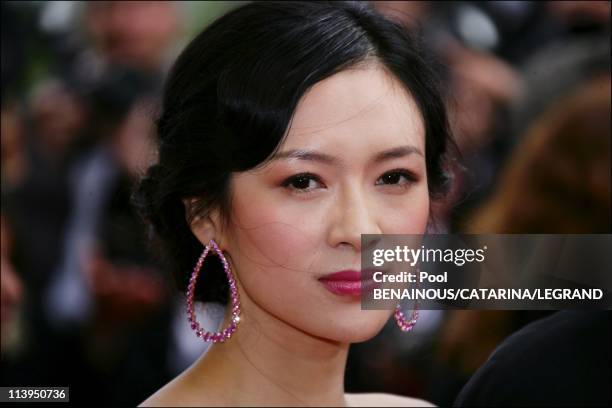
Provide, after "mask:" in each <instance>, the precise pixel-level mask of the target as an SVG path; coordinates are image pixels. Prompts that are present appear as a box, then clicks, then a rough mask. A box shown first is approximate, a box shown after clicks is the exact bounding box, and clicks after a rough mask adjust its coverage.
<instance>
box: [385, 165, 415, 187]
mask: <svg viewBox="0 0 612 408" xmlns="http://www.w3.org/2000/svg"><path fill="white" fill-rule="evenodd" d="M415 181H416V177H415V176H414V174H412V173H411V172H409V171H407V170H402V169H399V170H391V171H388V172H386V173H385V174H383V175H382V176H380V178H379V179H378V180H377V181H376V184H377V185H400V186H406V185H410V184H412V183H413V182H415Z"/></svg>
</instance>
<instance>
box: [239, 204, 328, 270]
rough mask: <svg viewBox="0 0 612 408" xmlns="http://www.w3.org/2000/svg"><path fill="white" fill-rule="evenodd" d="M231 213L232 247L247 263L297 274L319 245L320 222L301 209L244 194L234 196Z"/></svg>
mask: <svg viewBox="0 0 612 408" xmlns="http://www.w3.org/2000/svg"><path fill="white" fill-rule="evenodd" d="M245 197H249V199H246V198H245ZM233 211H234V219H235V222H234V226H233V233H232V236H233V240H234V243H233V244H234V245H233V246H236V247H237V249H238V250H239V253H240V254H243V255H245V258H248V262H249V263H251V264H256V265H258V266H261V267H262V268H265V269H269V268H285V269H289V270H295V271H301V270H303V269H305V268H306V266H307V264H308V259H309V258H310V257H312V256H313V254H314V253H315V252H316V251H317V249H318V247H319V246H320V229H321V228H322V220H320V219H318V216H317V214H316V213H313V212H310V211H304V208H303V207H300V206H298V205H287V204H286V203H285V205H279V203H278V202H276V201H274V200H273V199H268V198H266V197H258V198H257V199H254V197H253V196H252V195H246V196H243V197H241V198H238V197H236V199H235V200H234V208H233ZM245 266H246V265H245Z"/></svg>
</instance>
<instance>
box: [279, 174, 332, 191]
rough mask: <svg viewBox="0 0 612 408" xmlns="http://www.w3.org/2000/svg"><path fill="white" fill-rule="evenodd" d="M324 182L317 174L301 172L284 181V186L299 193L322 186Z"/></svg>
mask: <svg viewBox="0 0 612 408" xmlns="http://www.w3.org/2000/svg"><path fill="white" fill-rule="evenodd" d="M322 185H323V183H321V181H320V180H319V178H318V177H317V176H315V175H314V174H311V173H301V174H296V175H295V176H291V177H289V178H288V179H286V180H285V181H283V183H282V186H283V187H286V188H288V189H290V190H293V191H295V192H297V193H306V192H309V191H312V190H314V189H316V188H317V186H322Z"/></svg>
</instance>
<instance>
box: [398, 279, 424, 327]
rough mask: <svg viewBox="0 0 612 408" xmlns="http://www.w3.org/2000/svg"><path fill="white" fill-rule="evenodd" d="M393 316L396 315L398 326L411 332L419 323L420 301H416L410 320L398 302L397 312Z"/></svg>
mask: <svg viewBox="0 0 612 408" xmlns="http://www.w3.org/2000/svg"><path fill="white" fill-rule="evenodd" d="M417 287H418V281H417ZM393 316H394V317H395V322H396V323H397V326H398V327H399V328H400V329H401V330H402V331H403V332H409V331H410V330H412V328H413V327H414V325H415V324H416V323H417V320H419V302H418V301H417V300H415V301H414V309H412V315H411V316H410V320H407V319H406V315H404V312H402V305H401V303H398V304H397V306H395V313H393Z"/></svg>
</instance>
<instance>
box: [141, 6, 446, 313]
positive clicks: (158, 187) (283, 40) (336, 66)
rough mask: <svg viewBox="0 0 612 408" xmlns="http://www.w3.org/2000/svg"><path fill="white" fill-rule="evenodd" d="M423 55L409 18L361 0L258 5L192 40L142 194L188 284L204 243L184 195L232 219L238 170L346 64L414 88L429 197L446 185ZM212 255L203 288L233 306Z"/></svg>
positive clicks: (179, 277) (170, 85)
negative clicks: (367, 66) (370, 66)
mask: <svg viewBox="0 0 612 408" xmlns="http://www.w3.org/2000/svg"><path fill="white" fill-rule="evenodd" d="M423 55H424V54H423V51H422V49H421V47H420V46H419V45H418V44H417V42H416V41H415V40H414V39H413V38H412V37H411V35H410V34H409V32H408V31H407V30H406V29H405V28H404V27H403V26H402V25H401V24H400V23H398V22H394V21H391V20H389V19H388V18H386V17H384V16H382V15H381V14H379V13H377V12H376V11H375V10H373V9H371V8H370V6H368V5H367V3H361V2H335V1H334V2H331V1H330V2H311V1H289V2H285V1H266V2H253V3H248V4H246V5H243V6H241V7H239V8H237V9H234V10H232V11H230V12H229V13H227V14H225V15H224V16H222V17H220V18H219V19H217V20H216V21H215V22H214V23H212V24H211V25H210V26H209V27H208V28H206V29H205V30H204V31H203V32H202V33H200V34H199V35H198V36H197V37H196V38H195V39H194V40H193V41H191V43H190V44H189V45H188V46H187V48H186V49H185V50H184V51H183V52H182V53H181V55H180V56H179V57H178V59H177V61H176V63H175V64H174V66H173V67H172V69H171V71H170V73H169V76H168V78H167V81H166V85H165V89H164V94H163V100H162V111H161V115H160V117H159V119H158V121H157V130H158V136H159V163H158V164H157V165H154V166H152V167H151V168H150V169H149V171H148V173H147V175H146V177H145V178H144V179H143V180H142V181H141V184H140V187H139V189H138V190H137V191H136V192H135V194H134V202H135V204H136V205H137V206H138V207H139V209H140V211H141V214H142V216H143V217H144V218H145V219H146V220H147V221H148V222H149V223H150V224H151V225H152V226H153V229H154V234H155V235H156V236H157V238H158V239H159V241H158V242H159V243H160V244H161V246H160V250H161V252H162V253H163V256H164V257H165V259H166V260H168V261H169V262H170V265H171V268H172V271H173V274H174V276H175V281H176V283H177V284H178V287H179V289H181V290H183V291H184V290H185V287H186V284H187V282H188V279H189V274H190V272H191V269H192V268H193V265H194V264H195V262H196V261H197V258H198V256H199V255H200V253H201V251H202V244H201V243H200V242H199V241H198V240H197V239H196V238H195V236H194V235H193V233H192V232H191V230H190V227H189V224H188V222H187V221H186V214H185V207H184V205H183V202H182V201H181V199H183V198H192V197H193V198H197V199H198V201H197V204H196V206H195V211H194V212H193V214H192V215H195V214H200V215H201V214H203V215H204V216H205V215H206V214H207V212H208V211H210V210H211V209H214V208H219V210H220V212H221V216H222V223H223V226H227V223H228V220H229V209H230V208H231V205H230V204H231V203H230V199H231V194H230V191H229V179H230V175H231V173H232V172H241V171H246V170H249V169H252V168H254V167H257V166H258V165H260V164H262V163H265V161H266V159H268V158H269V157H270V156H271V155H273V153H274V152H275V150H276V149H277V148H278V146H279V145H280V143H281V141H282V138H283V135H284V134H285V132H286V130H287V128H288V126H289V124H290V121H291V118H292V115H293V113H294V110H295V108H296V106H297V103H298V101H299V100H300V98H301V97H302V95H304V93H305V92H306V91H307V90H308V89H309V88H310V87H312V86H313V85H314V84H316V83H317V82H319V81H321V80H323V79H325V78H327V77H330V76H331V75H333V74H335V73H337V72H339V71H342V70H343V69H346V68H349V67H352V66H355V65H358V64H360V63H367V62H369V61H375V62H377V63H379V64H380V65H381V66H383V67H384V68H386V69H387V70H388V71H389V72H391V73H392V74H393V75H394V76H395V77H397V79H398V80H399V82H401V83H402V84H403V85H404V87H405V88H406V90H407V91H408V92H410V94H411V95H412V97H413V98H414V100H415V101H416V103H417V105H418V107H419V108H420V111H421V114H422V115H423V120H424V124H425V135H426V136H425V150H426V151H425V159H426V166H427V177H428V182H429V191H430V195H431V196H432V197H434V198H435V197H436V196H437V195H439V194H441V193H443V192H444V191H445V187H446V184H447V180H448V176H447V174H446V172H445V166H444V156H445V151H446V149H447V145H448V143H449V141H450V135H449V130H448V123H447V117H446V111H445V107H444V102H443V100H442V97H441V93H440V90H439V84H438V80H437V77H438V76H437V74H436V72H435V71H434V69H433V68H432V66H433V62H432V61H431V60H429V59H427V58H425V57H424V56H423ZM213 259H217V257H215V256H211V257H209V258H207V261H206V266H205V269H206V273H204V274H203V276H202V275H201V278H200V281H199V282H198V289H197V290H196V297H197V298H199V299H202V300H206V301H218V302H221V303H223V304H225V303H226V302H227V292H228V285H227V282H226V281H225V278H224V275H223V273H222V270H221V268H220V264H219V263H218V262H217V263H215V261H213Z"/></svg>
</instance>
